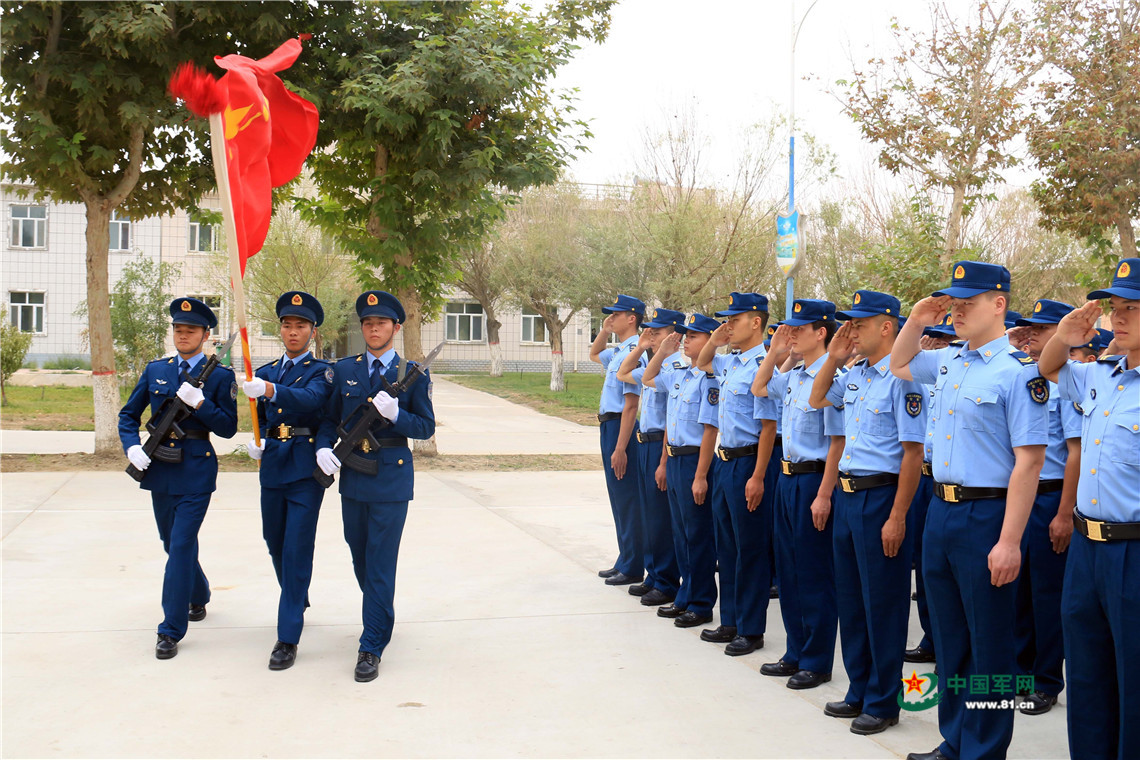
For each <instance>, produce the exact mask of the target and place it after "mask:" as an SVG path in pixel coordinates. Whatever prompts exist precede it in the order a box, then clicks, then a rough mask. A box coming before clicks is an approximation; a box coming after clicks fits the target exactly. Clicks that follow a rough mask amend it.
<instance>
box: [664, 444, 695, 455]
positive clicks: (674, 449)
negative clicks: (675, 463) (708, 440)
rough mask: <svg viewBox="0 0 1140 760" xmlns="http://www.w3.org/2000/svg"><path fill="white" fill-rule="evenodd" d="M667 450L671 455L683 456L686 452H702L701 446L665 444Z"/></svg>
mask: <svg viewBox="0 0 1140 760" xmlns="http://www.w3.org/2000/svg"><path fill="white" fill-rule="evenodd" d="M665 451H666V453H668V454H669V456H671V457H683V456H685V455H686V454H700V453H701V447H700V446H670V445H669V444H665Z"/></svg>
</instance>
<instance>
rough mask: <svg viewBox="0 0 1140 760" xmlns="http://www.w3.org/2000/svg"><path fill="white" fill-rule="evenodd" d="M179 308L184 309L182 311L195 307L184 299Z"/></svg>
mask: <svg viewBox="0 0 1140 760" xmlns="http://www.w3.org/2000/svg"><path fill="white" fill-rule="evenodd" d="M179 308H180V309H182V311H191V310H192V309H193V308H194V307H193V306H191V305H190V302H189V301H183V302H182V305H181V306H180V307H179Z"/></svg>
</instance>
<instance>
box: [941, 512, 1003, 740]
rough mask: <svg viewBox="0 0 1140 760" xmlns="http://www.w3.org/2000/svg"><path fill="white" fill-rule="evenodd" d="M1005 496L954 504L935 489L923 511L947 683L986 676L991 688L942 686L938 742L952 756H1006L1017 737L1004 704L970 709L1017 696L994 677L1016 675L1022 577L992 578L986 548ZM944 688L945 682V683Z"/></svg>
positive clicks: (993, 535) (991, 543) (992, 538)
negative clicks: (999, 583)
mask: <svg viewBox="0 0 1140 760" xmlns="http://www.w3.org/2000/svg"><path fill="white" fill-rule="evenodd" d="M1004 519H1005V500H1004V499H983V500H977V501H963V502H959V503H957V504H949V503H947V502H945V501H943V500H942V499H940V498H938V497H937V496H935V497H934V498H933V499H932V500H931V501H930V511H929V512H928V513H927V515H926V533H925V535H924V537H923V546H922V572H923V574H924V575H925V580H926V596H927V600H928V602H929V603H930V622H931V625H932V626H933V627H934V650H935V651H936V652H937V653H938V675H939V678H940V679H941V682H942V684H947V685H948V684H949V679H951V678H964V679H966V681H967V682H968V681H969V680H970V677H971V676H975V675H976V676H984V677H985V679H986V682H987V684H988V686H989V690H988V691H986V690H983V689H977V690H973V689H971V688H969V687H967V688H962V689H958V690H955V689H953V688H946V689H942V700H941V701H940V702H939V703H938V730H939V731H940V732H941V733H942V738H943V742H942V744H941V746H940V747H939V748H940V749H941V751H942V754H944V755H946V756H947V757H948V758H950V760H959V759H961V760H973V759H974V758H999V757H1005V755H1006V751H1007V750H1008V749H1009V742H1010V739H1012V738H1013V713H1014V711H1013V710H1011V709H1009V708H1008V707H1007V708H997V709H984V708H983V709H971V710H967V709H966V704H965V703H966V700H971V701H973V700H982V701H997V702H1000V701H1002V700H1009V699H1012V698H1013V694H1012V693H1010V692H999V691H997V690H996V689H995V688H994V683H993V678H992V677H993V676H995V675H1004V676H1015V675H1016V672H1015V671H1016V667H1017V665H1016V662H1015V658H1014V643H1013V624H1014V617H1015V615H1014V607H1015V604H1016V598H1017V584H1016V583H1007V584H1006V585H1004V586H1000V587H998V586H994V585H993V584H992V583H991V582H990V570H989V553H990V550H992V549H993V547H994V545H995V544H996V543H997V541H998V537H999V536H1000V535H1001V525H1002V521H1003V520H1004ZM940 688H941V687H940Z"/></svg>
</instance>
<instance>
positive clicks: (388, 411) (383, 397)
mask: <svg viewBox="0 0 1140 760" xmlns="http://www.w3.org/2000/svg"><path fill="white" fill-rule="evenodd" d="M372 406H374V407H376V411H378V412H380V416H381V417H383V418H384V419H386V420H389V421H391V422H395V421H396V417H398V416H399V414H400V403H399V402H398V401H396V399H394V398H392V397H391V396H389V395H388V391H380V392H379V393H377V394H376V395H375V396H373V397H372Z"/></svg>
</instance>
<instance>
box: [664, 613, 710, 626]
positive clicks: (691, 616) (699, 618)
mask: <svg viewBox="0 0 1140 760" xmlns="http://www.w3.org/2000/svg"><path fill="white" fill-rule="evenodd" d="M711 622H712V615H698V614H697V613H696V612H693V611H692V610H686V611H685V612H683V613H682V614H681V616H680V617H679V618H677V619H676V620H674V621H673V625H675V626H677V627H678V628H696V627H697V626H698V625H704V624H705V623H711Z"/></svg>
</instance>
